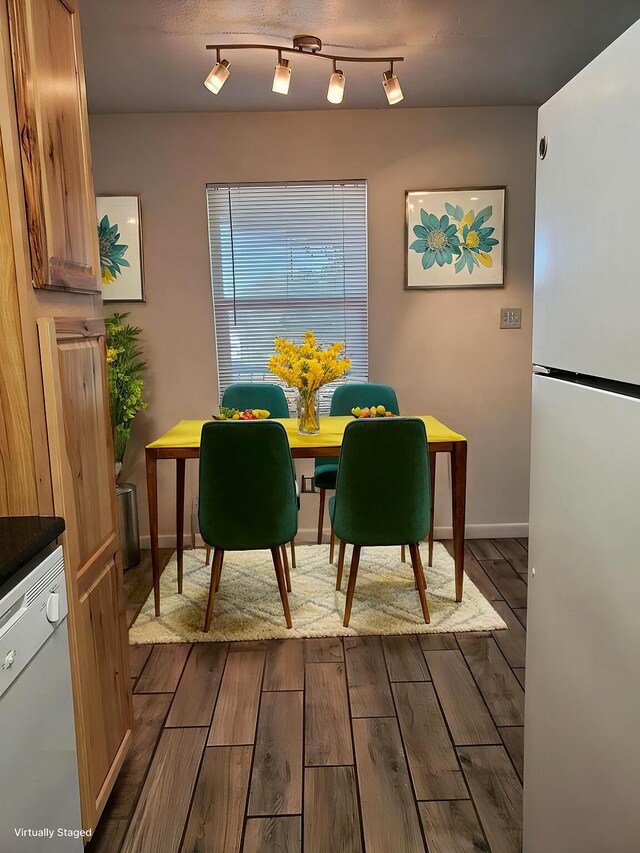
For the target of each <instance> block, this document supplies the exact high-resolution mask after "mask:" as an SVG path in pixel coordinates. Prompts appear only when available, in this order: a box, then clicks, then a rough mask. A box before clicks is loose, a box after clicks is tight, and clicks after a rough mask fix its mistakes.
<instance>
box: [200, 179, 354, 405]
mask: <svg viewBox="0 0 640 853" xmlns="http://www.w3.org/2000/svg"><path fill="white" fill-rule="evenodd" d="M207 211H208V217H209V243H210V256H211V284H212V290H213V304H214V317H215V331H216V348H217V356H218V382H219V389H220V395H221V396H222V393H223V392H224V390H225V388H227V386H228V385H230V384H231V383H233V382H259V381H271V382H276V381H278V380H277V379H276V377H275V376H273V374H271V373H269V371H268V368H267V362H268V360H269V357H270V356H271V355H272V353H273V341H274V338H276V337H283V338H287V339H289V340H294V341H301V340H302V336H303V334H304V332H305V330H306V329H313V331H314V332H315V333H316V337H317V339H318V341H319V343H321V344H322V345H323V346H326V345H328V344H331V343H334V342H335V341H344V342H345V344H346V355H347V356H348V358H350V359H351V364H352V366H351V371H350V373H349V375H348V380H349V381H350V382H357V381H367V379H368V334H367V187H366V182H365V181H354V182H347V183H311V182H310V183H289V184H265V185H252V184H243V185H238V186H229V185H225V186H220V185H208V186H207ZM342 381H344V380H342ZM332 392H333V387H332V386H330V385H328V386H326V387H325V388H324V389H323V390H322V392H321V409H322V410H323V411H324V412H325V413H326V412H327V411H328V405H329V401H330V398H331V394H332Z"/></svg>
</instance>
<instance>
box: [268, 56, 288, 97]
mask: <svg viewBox="0 0 640 853" xmlns="http://www.w3.org/2000/svg"><path fill="white" fill-rule="evenodd" d="M290 81H291V69H290V68H289V61H288V60H287V59H282V57H281V56H280V55H278V64H277V65H276V70H275V72H274V74H273V86H272V87H271V88H272V90H273V91H274V92H277V93H278V94H279V95H287V94H288V93H289V82H290Z"/></svg>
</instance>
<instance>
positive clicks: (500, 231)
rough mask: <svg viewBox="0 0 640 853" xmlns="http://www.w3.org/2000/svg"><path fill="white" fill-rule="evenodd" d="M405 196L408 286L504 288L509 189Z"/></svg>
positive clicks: (432, 192) (409, 193)
mask: <svg viewBox="0 0 640 853" xmlns="http://www.w3.org/2000/svg"><path fill="white" fill-rule="evenodd" d="M406 195H407V199H406V204H407V244H406V246H407V255H406V280H405V287H407V288H439V287H501V286H504V270H503V252H504V214H505V195H506V189H505V187H484V188H482V189H471V190H415V191H413V190H412V191H410V192H407V194H406Z"/></svg>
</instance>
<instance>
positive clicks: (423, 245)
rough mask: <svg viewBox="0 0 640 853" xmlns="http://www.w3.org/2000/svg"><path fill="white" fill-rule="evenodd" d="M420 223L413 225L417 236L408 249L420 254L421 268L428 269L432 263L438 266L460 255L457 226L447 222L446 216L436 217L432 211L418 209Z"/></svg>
mask: <svg viewBox="0 0 640 853" xmlns="http://www.w3.org/2000/svg"><path fill="white" fill-rule="evenodd" d="M420 219H421V220H422V225H414V228H413V233H414V234H415V235H416V237H417V238H418V239H417V240H414V241H413V243H412V244H411V246H410V247H409V248H410V249H413V251H414V252H418V253H419V254H421V255H422V269H424V270H428V269H429V267H432V266H433V265H434V264H438V266H439V267H442V266H444V265H445V264H450V263H451V262H452V260H453V256H454V255H455V256H456V257H459V256H460V238H459V236H458V234H457V231H458V226H457V225H456V224H455V223H453V224H451V223H450V222H449V217H448V216H446V215H445V216H441V217H440V219H438V217H437V216H434V214H433V213H427V212H426V211H424V210H421V211H420Z"/></svg>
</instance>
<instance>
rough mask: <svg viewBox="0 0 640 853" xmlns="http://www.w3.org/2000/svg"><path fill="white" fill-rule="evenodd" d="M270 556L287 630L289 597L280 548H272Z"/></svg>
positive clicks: (288, 623) (288, 625)
mask: <svg viewBox="0 0 640 853" xmlns="http://www.w3.org/2000/svg"><path fill="white" fill-rule="evenodd" d="M271 556H272V557H273V567H274V569H275V570H276V578H277V579H278V589H279V591H280V601H282V609H283V610H284V620H285V622H286V623H287V628H291V611H290V610H289V596H288V595H287V585H286V582H285V579H284V571H283V568H282V560H281V559H280V548H272V549H271Z"/></svg>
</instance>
